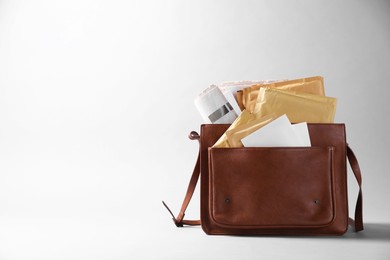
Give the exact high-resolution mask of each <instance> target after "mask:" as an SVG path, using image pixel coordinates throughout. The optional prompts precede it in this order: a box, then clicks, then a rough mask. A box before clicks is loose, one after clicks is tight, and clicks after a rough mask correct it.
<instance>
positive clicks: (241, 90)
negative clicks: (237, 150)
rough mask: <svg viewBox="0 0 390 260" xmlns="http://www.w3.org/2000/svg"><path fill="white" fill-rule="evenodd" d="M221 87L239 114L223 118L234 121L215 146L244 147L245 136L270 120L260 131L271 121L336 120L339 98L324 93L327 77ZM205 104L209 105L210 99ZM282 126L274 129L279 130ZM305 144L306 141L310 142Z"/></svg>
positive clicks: (230, 104) (308, 121)
mask: <svg viewBox="0 0 390 260" xmlns="http://www.w3.org/2000/svg"><path fill="white" fill-rule="evenodd" d="M219 89H220V90H221V93H222V94H223V95H224V96H225V97H226V103H227V104H228V105H229V106H230V107H231V108H232V109H231V110H232V111H234V113H235V114H236V115H237V116H236V117H234V118H230V119H229V120H230V121H229V120H227V121H224V123H228V124H231V125H230V127H229V128H228V130H227V131H226V132H225V133H224V134H223V135H222V136H221V137H220V138H219V140H218V141H217V142H216V143H215V144H214V147H243V146H244V145H243V142H242V140H243V139H244V138H245V139H246V140H250V139H253V138H252V137H251V138H249V137H248V136H249V135H252V134H253V133H255V132H260V129H261V128H263V127H265V126H266V125H268V124H270V125H269V126H268V127H267V128H265V129H264V130H262V131H261V132H263V133H266V132H267V131H266V129H272V128H271V126H272V125H275V126H276V125H277V126H278V127H282V125H283V124H284V123H285V122H291V123H294V124H296V123H333V122H334V117H335V113H336V104H337V100H336V99H335V98H333V97H327V96H325V91H324V80H323V78H322V77H320V76H316V77H309V78H301V79H294V80H279V81H241V82H234V83H224V84H221V85H220V86H219ZM203 105H204V106H207V103H204V104H203ZM198 109H199V106H198ZM199 110H200V111H201V109H199ZM203 110H204V109H203ZM212 110H213V109H211V110H210V111H212ZM276 119H278V120H277V121H276ZM273 121H275V122H273ZM290 125H291V124H290ZM287 128H288V130H289V131H291V132H290V133H293V131H296V130H294V128H296V129H302V128H301V127H298V126H297V127H293V128H291V129H290V127H287ZM273 129H275V128H273ZM306 129H307V127H306ZM279 130H280V129H279ZM279 130H273V132H280V131H279ZM305 132H307V130H305ZM283 133H284V132H283ZM295 133H296V132H295ZM257 135H258V134H257ZM264 135H265V134H264ZM247 137H248V138H247ZM302 138H303V139H307V138H306V137H298V139H299V140H301V139H302ZM258 139H261V138H258ZM251 143H253V142H248V145H251ZM255 143H256V142H255ZM302 144H303V145H306V144H307V142H302ZM248 145H247V144H246V145H245V146H248Z"/></svg>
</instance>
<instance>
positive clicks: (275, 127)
mask: <svg viewBox="0 0 390 260" xmlns="http://www.w3.org/2000/svg"><path fill="white" fill-rule="evenodd" d="M305 127H306V128H305ZM241 142H242V143H243V145H244V146H245V147H278V146H311V144H310V137H309V131H308V130H307V124H306V123H300V124H295V125H291V123H290V121H289V120H288V118H287V116H286V115H282V116H280V117H279V118H277V119H275V120H274V121H272V122H271V123H269V124H267V125H265V126H263V127H262V128H260V129H259V130H257V131H255V132H253V133H252V134H250V135H248V136H246V137H244V138H243V139H241Z"/></svg>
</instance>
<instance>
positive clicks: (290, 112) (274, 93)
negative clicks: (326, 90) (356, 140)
mask: <svg viewBox="0 0 390 260" xmlns="http://www.w3.org/2000/svg"><path fill="white" fill-rule="evenodd" d="M336 104H337V100H336V99H335V98H332V97H326V96H319V95H313V94H306V93H301V92H296V91H286V90H280V89H275V88H261V89H260V91H259V95H258V99H257V103H256V106H255V109H254V113H255V114H256V115H257V117H262V116H266V115H269V114H272V113H275V114H276V116H277V117H279V116H281V115H283V114H286V115H287V117H288V119H289V120H290V122H292V123H300V122H307V123H333V122H334V116H335V113H336Z"/></svg>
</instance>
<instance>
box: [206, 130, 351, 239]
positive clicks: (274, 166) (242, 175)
mask: <svg viewBox="0 0 390 260" xmlns="http://www.w3.org/2000/svg"><path fill="white" fill-rule="evenodd" d="M228 127H229V125H218V124H212V125H211V124H210V125H202V126H201V134H200V171H201V187H200V190H201V223H202V228H203V230H204V231H205V232H206V233H207V234H232V235H234V234H237V235H264V234H270V235H272V234H283V235H342V234H344V233H345V232H346V231H347V229H348V198H347V176H346V173H347V169H346V135H345V126H344V124H308V128H309V133H310V139H311V143H312V147H274V148H271V147H269V148H267V147H258V148H255V147H252V148H251V147H248V148H211V147H212V145H213V144H214V143H215V142H216V141H217V139H218V138H219V137H220V136H221V135H222V134H223V133H224V131H225V130H226V129H227V128H228Z"/></svg>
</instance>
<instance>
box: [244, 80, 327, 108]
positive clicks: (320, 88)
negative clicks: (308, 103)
mask: <svg viewBox="0 0 390 260" xmlns="http://www.w3.org/2000/svg"><path fill="white" fill-rule="evenodd" d="M261 88H276V89H281V90H291V91H297V92H302V93H308V94H315V95H321V96H324V95H325V91H324V79H323V77H320V76H316V77H310V78H301V79H294V80H287V81H280V82H275V83H270V84H257V85H253V86H251V87H249V88H244V89H243V90H242V98H241V99H242V100H241V103H242V104H243V106H244V107H245V109H247V110H248V111H249V112H251V113H252V112H254V108H255V106H256V100H257V97H258V94H259V90H260V89H261Z"/></svg>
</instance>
